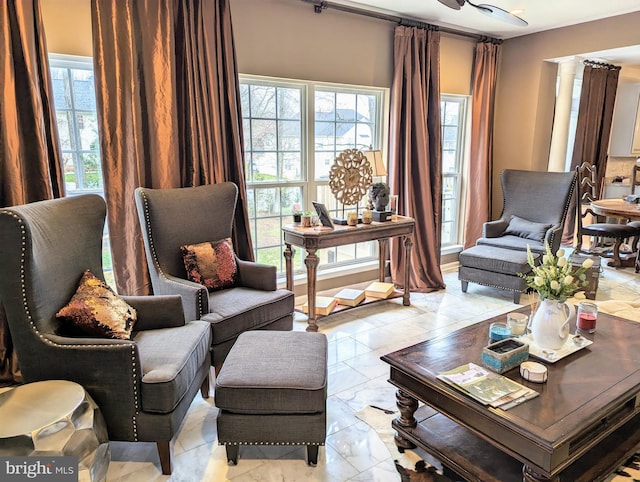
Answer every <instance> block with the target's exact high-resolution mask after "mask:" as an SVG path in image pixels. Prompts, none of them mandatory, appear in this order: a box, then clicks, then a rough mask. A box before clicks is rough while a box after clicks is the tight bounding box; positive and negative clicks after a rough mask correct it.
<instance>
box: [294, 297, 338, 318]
mask: <svg viewBox="0 0 640 482" xmlns="http://www.w3.org/2000/svg"><path fill="white" fill-rule="evenodd" d="M337 304H338V300H336V299H335V298H332V297H330V296H316V315H328V314H329V313H331V312H332V311H333V309H334V308H335V307H336V305H337ZM302 311H304V312H305V313H309V303H308V302H307V303H305V304H304V305H302Z"/></svg>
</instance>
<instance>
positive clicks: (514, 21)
mask: <svg viewBox="0 0 640 482" xmlns="http://www.w3.org/2000/svg"><path fill="white" fill-rule="evenodd" d="M467 3H468V4H469V5H472V6H474V7H476V8H477V9H478V10H480V12H482V13H484V14H485V15H488V16H489V17H491V18H495V19H496V20H502V21H503V22H507V23H510V24H511V25H517V26H518V27H526V26H527V25H529V22H527V21H526V20H525V19H523V18H520V17H518V16H517V15H514V14H512V13H511V12H508V11H506V10H504V9H502V8H500V7H496V6H495V5H488V4H486V3H481V4H479V5H474V4H473V3H471V2H467Z"/></svg>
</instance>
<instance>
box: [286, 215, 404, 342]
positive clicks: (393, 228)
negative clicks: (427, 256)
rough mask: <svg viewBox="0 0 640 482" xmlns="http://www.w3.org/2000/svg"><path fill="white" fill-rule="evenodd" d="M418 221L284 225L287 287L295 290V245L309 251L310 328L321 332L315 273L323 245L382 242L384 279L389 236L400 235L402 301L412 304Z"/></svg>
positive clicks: (381, 276)
mask: <svg viewBox="0 0 640 482" xmlns="http://www.w3.org/2000/svg"><path fill="white" fill-rule="evenodd" d="M414 230H415V220H414V219H413V218H409V217H406V216H394V218H393V219H392V220H391V221H386V222H380V223H378V222H373V223H371V224H358V225H357V226H335V228H334V229H330V228H324V227H319V226H317V227H309V228H305V227H301V226H294V225H288V226H284V227H283V228H282V231H283V233H284V243H285V250H284V259H285V264H286V272H287V289H288V290H292V291H293V263H292V261H291V259H292V257H293V253H294V249H293V248H292V246H299V247H301V248H304V249H305V250H306V251H307V257H306V258H305V260H304V264H305V265H306V266H307V297H308V305H309V310H308V316H309V321H308V326H307V331H318V325H317V322H316V320H317V315H316V276H317V268H318V264H319V262H320V260H319V258H318V256H317V255H316V252H317V251H318V250H319V249H322V248H333V247H336V246H344V245H346V244H354V243H363V242H365V241H375V240H377V241H378V245H379V248H380V249H379V251H380V254H379V260H378V266H379V279H380V281H384V264H385V253H386V247H387V244H388V241H389V238H392V237H395V236H401V237H403V238H404V249H405V265H404V295H403V297H402V303H403V304H404V305H405V306H409V304H410V301H409V272H410V267H411V247H412V246H413V241H412V238H413V233H414Z"/></svg>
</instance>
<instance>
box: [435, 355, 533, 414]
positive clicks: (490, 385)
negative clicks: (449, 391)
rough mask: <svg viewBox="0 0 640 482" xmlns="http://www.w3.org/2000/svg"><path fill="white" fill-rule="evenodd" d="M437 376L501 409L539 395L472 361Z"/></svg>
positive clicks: (484, 402)
mask: <svg viewBox="0 0 640 482" xmlns="http://www.w3.org/2000/svg"><path fill="white" fill-rule="evenodd" d="M438 378H439V379H440V380H442V381H444V382H446V383H448V384H449V385H451V386H452V387H455V388H457V389H458V390H460V391H461V392H463V393H466V394H467V395H469V396H470V397H472V398H473V399H475V400H477V401H478V402H480V403H482V404H483V405H489V406H491V407H494V408H501V409H503V410H509V409H510V408H513V407H515V406H516V405H520V404H521V403H523V402H526V401H527V400H531V399H532V398H534V397H537V396H538V395H539V393H538V392H536V391H535V390H533V389H531V388H528V387H525V386H524V385H521V384H519V383H518V382H515V381H513V380H511V379H510V378H507V377H505V376H503V375H498V374H497V373H494V372H491V371H489V370H486V369H484V368H482V367H481V366H478V365H476V364H474V363H467V364H465V365H462V366H459V367H457V368H454V369H453V370H449V371H447V372H442V373H440V374H439V375H438Z"/></svg>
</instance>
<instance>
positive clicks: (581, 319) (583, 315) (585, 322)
mask: <svg viewBox="0 0 640 482" xmlns="http://www.w3.org/2000/svg"><path fill="white" fill-rule="evenodd" d="M597 319H598V305H596V304H595V303H589V302H587V301H583V302H582V303H580V304H579V305H578V316H577V321H576V328H578V330H579V331H581V332H583V333H593V332H594V331H596V320H597Z"/></svg>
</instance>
